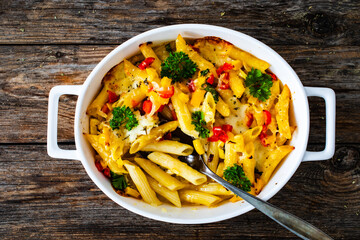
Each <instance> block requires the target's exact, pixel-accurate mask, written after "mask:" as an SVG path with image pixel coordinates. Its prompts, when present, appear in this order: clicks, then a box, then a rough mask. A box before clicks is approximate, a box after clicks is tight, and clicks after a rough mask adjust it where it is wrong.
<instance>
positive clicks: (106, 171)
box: [103, 168, 111, 178]
mask: <svg viewBox="0 0 360 240" xmlns="http://www.w3.org/2000/svg"><path fill="white" fill-rule="evenodd" d="M103 173H104V175H105V176H106V177H108V178H110V177H111V176H110V169H109V168H105V169H104V171H103Z"/></svg>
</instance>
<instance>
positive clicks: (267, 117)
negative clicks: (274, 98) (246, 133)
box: [263, 110, 271, 126]
mask: <svg viewBox="0 0 360 240" xmlns="http://www.w3.org/2000/svg"><path fill="white" fill-rule="evenodd" d="M263 113H264V120H265V125H266V126H267V125H269V124H270V123H271V113H270V112H269V111H268V110H263Z"/></svg>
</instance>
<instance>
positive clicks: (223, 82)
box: [219, 72, 230, 89]
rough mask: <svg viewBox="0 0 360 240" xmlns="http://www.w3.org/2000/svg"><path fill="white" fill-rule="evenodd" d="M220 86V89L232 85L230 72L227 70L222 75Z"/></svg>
mask: <svg viewBox="0 0 360 240" xmlns="http://www.w3.org/2000/svg"><path fill="white" fill-rule="evenodd" d="M219 88H220V89H229V88H230V85H229V73H228V72H225V73H223V74H221V75H220V78H219Z"/></svg>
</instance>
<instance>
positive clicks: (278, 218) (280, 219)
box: [202, 168, 332, 240]
mask: <svg viewBox="0 0 360 240" xmlns="http://www.w3.org/2000/svg"><path fill="white" fill-rule="evenodd" d="M202 172H203V173H204V174H206V175H207V176H208V177H210V178H212V179H214V180H215V181H216V182H218V183H220V184H221V185H223V186H224V187H225V188H227V189H229V190H230V191H232V192H233V193H234V194H236V195H237V196H239V197H241V198H243V199H244V200H245V201H247V202H248V203H250V204H251V205H253V206H254V207H255V208H257V209H258V210H259V211H261V212H262V213H264V214H265V215H267V216H268V217H270V218H271V219H273V220H274V221H275V222H277V223H279V224H280V225H281V226H283V227H285V228H286V229H288V230H289V231H291V232H292V233H294V234H296V235H297V236H299V237H301V238H302V239H322V240H324V239H332V238H330V237H329V236H328V235H327V234H325V233H324V232H323V231H321V230H320V229H317V228H316V227H314V226H313V225H311V224H310V223H308V222H306V221H304V220H302V219H300V218H298V217H296V216H294V215H292V214H291V213H288V212H286V211H284V210H282V209H280V208H278V207H275V206H274V205H272V204H270V203H267V202H265V201H263V200H261V199H260V198H257V197H255V196H253V195H251V194H249V193H247V192H245V191H243V190H241V189H240V188H237V187H235V186H234V185H232V184H230V183H228V182H227V181H225V180H224V179H222V178H221V177H219V176H218V175H216V174H215V173H213V172H212V171H211V170H210V169H208V168H207V169H205V171H202Z"/></svg>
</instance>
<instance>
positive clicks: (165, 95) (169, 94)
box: [158, 86, 174, 98]
mask: <svg viewBox="0 0 360 240" xmlns="http://www.w3.org/2000/svg"><path fill="white" fill-rule="evenodd" d="M158 93H159V96H160V97H162V98H171V97H172V96H173V95H174V86H170V87H167V88H166V89H164V90H161V91H158Z"/></svg>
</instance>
